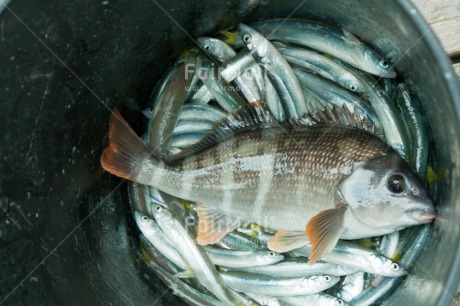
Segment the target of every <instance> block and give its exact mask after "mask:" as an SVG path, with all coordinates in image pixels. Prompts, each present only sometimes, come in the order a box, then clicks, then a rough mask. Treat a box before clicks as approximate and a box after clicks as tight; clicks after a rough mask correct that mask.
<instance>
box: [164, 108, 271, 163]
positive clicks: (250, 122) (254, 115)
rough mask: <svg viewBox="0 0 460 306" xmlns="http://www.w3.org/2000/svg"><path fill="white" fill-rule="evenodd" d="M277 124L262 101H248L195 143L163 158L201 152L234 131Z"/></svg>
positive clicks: (180, 156) (166, 160)
mask: <svg viewBox="0 0 460 306" xmlns="http://www.w3.org/2000/svg"><path fill="white" fill-rule="evenodd" d="M273 126H278V123H277V122H276V120H275V119H273V116H272V115H271V113H270V110H269V109H268V108H267V106H266V105H265V104H264V103H263V102H262V101H256V102H253V103H249V104H247V105H245V106H244V107H242V108H240V109H239V110H237V111H235V112H233V113H231V114H229V115H228V116H227V117H225V118H224V119H222V121H220V122H218V123H216V125H215V126H214V128H213V130H212V131H211V132H209V133H208V134H206V135H205V136H204V137H203V138H202V139H201V140H200V141H198V142H197V143H196V144H194V145H192V146H190V147H188V148H185V149H184V150H182V151H180V152H179V153H176V154H171V155H168V156H166V157H165V158H164V161H165V162H167V163H173V162H175V161H177V160H181V159H183V158H185V157H187V156H191V155H193V154H196V153H198V152H201V151H203V150H205V149H207V148H209V147H210V146H212V145H215V144H216V143H219V142H221V141H223V140H225V139H227V138H229V137H231V136H233V135H235V134H236V133H240V132H243V131H247V130H253V129H259V128H268V127H273Z"/></svg>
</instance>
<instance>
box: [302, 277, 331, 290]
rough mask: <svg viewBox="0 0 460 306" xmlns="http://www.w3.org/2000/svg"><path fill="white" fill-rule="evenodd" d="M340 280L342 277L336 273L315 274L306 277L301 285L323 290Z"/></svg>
mask: <svg viewBox="0 0 460 306" xmlns="http://www.w3.org/2000/svg"><path fill="white" fill-rule="evenodd" d="M339 281H340V277H338V276H334V275H314V276H310V277H308V278H304V279H303V281H302V283H301V286H305V287H310V288H316V289H317V290H318V291H323V290H325V289H327V288H331V287H332V286H334V285H335V284H337V283H338V282H339Z"/></svg>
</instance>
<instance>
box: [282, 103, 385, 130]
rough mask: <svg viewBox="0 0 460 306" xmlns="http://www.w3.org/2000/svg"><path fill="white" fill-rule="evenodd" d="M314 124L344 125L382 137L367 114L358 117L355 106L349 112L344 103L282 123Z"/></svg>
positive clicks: (285, 125) (295, 125) (288, 125)
mask: <svg viewBox="0 0 460 306" xmlns="http://www.w3.org/2000/svg"><path fill="white" fill-rule="evenodd" d="M315 124H336V125H344V126H349V127H354V128H357V129H360V130H364V131H367V132H369V133H371V134H374V135H376V136H377V137H380V138H382V137H383V133H382V132H381V131H380V130H379V129H376V128H375V124H374V123H371V122H370V120H369V119H368V118H367V116H364V118H361V117H360V115H359V111H358V109H357V107H355V109H354V111H353V112H351V111H350V110H349V109H348V107H347V106H346V105H345V104H344V105H343V106H342V108H341V109H340V108H338V107H333V108H331V109H330V108H327V107H326V109H324V110H320V109H316V112H315V113H313V114H305V115H303V116H302V117H299V118H293V119H290V120H288V121H287V122H285V123H282V125H283V126H284V127H286V128H289V127H299V126H311V125H315Z"/></svg>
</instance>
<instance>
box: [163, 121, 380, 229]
mask: <svg viewBox="0 0 460 306" xmlns="http://www.w3.org/2000/svg"><path fill="white" fill-rule="evenodd" d="M366 147H367V148H368V149H365V148H366ZM324 148H328V149H327V150H325V149H324ZM387 150H388V147H387V146H386V145H385V144H383V143H382V142H381V141H379V140H378V139H377V138H375V137H374V136H372V135H371V134H369V133H366V132H363V131H358V130H356V129H352V128H344V127H336V126H322V125H317V126H314V127H308V128H299V129H293V130H284V129H282V128H272V129H259V130H257V131H250V132H243V133H240V134H237V135H235V136H234V137H232V138H230V139H227V140H225V141H223V142H221V143H219V144H218V145H216V146H213V147H211V148H209V149H208V150H206V151H204V152H200V153H198V154H196V155H194V156H191V157H188V158H185V159H184V160H183V161H181V162H179V163H177V164H175V165H167V164H164V169H163V171H162V173H163V177H162V178H161V179H159V180H158V181H159V184H160V185H158V188H159V189H161V190H165V191H166V192H168V193H170V194H172V195H174V196H177V197H181V198H185V199H188V200H191V201H196V202H198V203H203V204H204V205H206V206H208V207H215V208H218V209H219V210H221V211H223V212H224V213H225V214H226V215H229V216H233V217H238V218H242V219H245V220H247V221H256V222H258V223H260V224H261V225H265V226H270V227H271V228H274V229H285V230H304V228H305V220H308V219H310V218H311V217H313V216H314V215H315V214H316V213H318V212H319V211H321V210H324V209H327V208H334V207H335V203H334V194H335V193H334V191H335V190H336V189H337V184H338V183H339V182H340V181H341V179H342V178H343V177H344V176H346V175H348V174H349V173H350V172H351V167H353V165H354V164H355V163H359V162H362V161H364V160H367V159H369V158H372V157H374V156H377V155H380V154H383V153H384V152H386V151H387ZM217 156H218V158H216V157H217ZM198 161H199V162H198ZM154 172H155V171H154ZM266 176H270V177H271V181H270V182H269V184H267V183H266V182H265V181H263V179H262V178H264V177H266ZM261 186H262V188H264V189H266V191H264V190H262V192H261V190H260V188H261ZM267 186H269V187H267ZM305 186H309V188H305ZM288 197H292V198H293V199H294V201H291V203H290V207H289V209H290V210H291V211H292V213H281V210H280V207H279V205H278V202H279V201H282V200H283V199H287V198H288ZM248 207H251V208H252V209H250V210H249V211H247V212H246V213H245V214H244V216H242V214H241V211H242V210H243V209H244V210H247V208H248ZM306 208H307V209H306ZM283 209H285V207H283ZM293 214H294V215H295V217H294V218H293V217H292V215H293ZM271 216H277V217H276V220H274V221H267V220H271V219H275V218H271ZM287 219H292V222H286V221H288V220H287ZM269 222H270V223H269ZM287 224H288V225H287Z"/></svg>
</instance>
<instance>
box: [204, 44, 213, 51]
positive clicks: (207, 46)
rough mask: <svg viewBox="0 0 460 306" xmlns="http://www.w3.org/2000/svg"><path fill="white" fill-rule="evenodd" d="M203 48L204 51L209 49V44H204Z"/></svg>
mask: <svg viewBox="0 0 460 306" xmlns="http://www.w3.org/2000/svg"><path fill="white" fill-rule="evenodd" d="M203 49H205V50H206V51H209V50H211V46H210V45H204V46H203Z"/></svg>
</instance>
